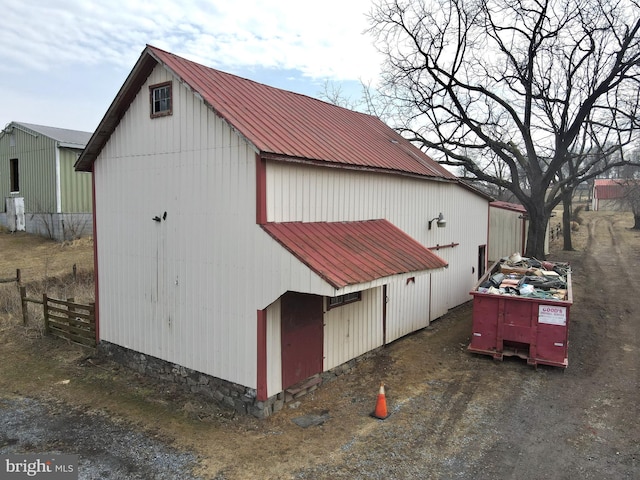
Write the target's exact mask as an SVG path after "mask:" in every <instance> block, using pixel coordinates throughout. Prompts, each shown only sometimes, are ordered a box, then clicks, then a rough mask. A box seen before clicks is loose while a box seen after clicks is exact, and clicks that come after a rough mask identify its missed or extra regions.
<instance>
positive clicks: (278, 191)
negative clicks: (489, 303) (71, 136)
mask: <svg viewBox="0 0 640 480" xmlns="http://www.w3.org/2000/svg"><path fill="white" fill-rule="evenodd" d="M76 169H77V170H79V171H90V172H92V174H93V191H94V212H95V217H94V218H95V224H94V230H95V231H94V242H95V248H96V309H97V316H98V340H99V342H100V347H101V348H102V349H103V350H104V351H105V352H107V353H109V354H112V355H115V356H119V357H120V358H121V359H122V360H124V361H125V362H126V363H128V364H130V365H132V366H134V367H135V368H139V369H141V370H144V371H147V372H155V373H157V374H159V375H161V376H168V375H174V376H175V377H177V379H178V381H183V382H185V383H186V384H187V385H188V386H190V387H191V388H192V390H193V391H201V392H202V393H205V394H208V395H211V396H212V397H213V398H216V399H218V400H220V401H222V402H225V403H228V404H229V405H231V406H233V407H235V408H236V409H238V410H240V411H245V412H249V413H251V414H254V415H256V416H265V415H269V414H270V413H273V412H274V411H276V410H278V409H279V408H282V404H283V402H285V401H287V400H289V399H290V398H294V397H295V396H296V395H298V394H300V393H301V392H304V391H305V389H306V390H308V389H312V388H315V387H316V385H317V384H318V383H320V382H321V381H323V380H324V379H328V378H330V377H331V372H336V371H338V370H341V369H343V368H344V367H345V364H347V362H349V364H352V363H353V359H356V358H358V357H360V356H362V355H364V354H366V353H368V352H371V351H374V350H375V349H377V348H379V347H381V346H383V345H385V344H387V343H389V342H392V341H394V340H396V339H398V338H400V337H402V336H404V335H406V334H408V333H411V332H413V331H416V330H418V329H421V328H423V327H426V326H427V325H429V322H431V321H432V320H434V319H436V318H438V317H440V316H442V315H443V314H445V313H446V312H447V311H448V310H449V309H450V308H452V307H455V306H457V305H460V304H462V303H464V302H466V301H468V300H469V299H470V296H469V291H470V290H471V288H472V287H473V285H474V283H475V282H476V281H477V279H478V278H479V276H480V275H481V274H482V273H483V272H484V269H485V268H486V261H487V259H486V251H487V226H488V215H489V207H488V204H489V199H488V197H486V196H484V195H483V194H481V193H479V192H477V191H475V190H473V189H471V188H469V187H468V186H466V185H464V184H462V183H461V182H459V181H458V179H457V178H456V177H455V176H453V175H452V174H451V173H449V172H448V171H447V170H446V169H444V168H443V167H441V166H440V165H438V164H437V163H435V162H434V161H432V160H431V159H430V158H429V157H427V156H426V155H425V154H424V153H422V152H421V151H420V150H419V149H417V148H415V147H414V146H413V145H412V144H411V143H410V142H408V141H407V140H405V139H404V138H402V137H401V136H400V135H398V134H397V133H396V132H395V131H394V130H392V129H390V128H389V127H387V126H386V125H385V124H384V123H383V122H381V121H380V120H379V119H377V118H375V117H372V116H369V115H365V114H362V113H357V112H353V111H350V110H346V109H343V108H340V107H337V106H334V105H330V104H327V103H325V102H322V101H319V100H316V99H313V98H310V97H306V96H304V95H299V94H295V93H291V92H287V91H283V90H279V89H276V88H272V87H268V86H266V85H262V84H259V83H256V82H253V81H250V80H246V79H243V78H239V77H236V76H233V75H229V74H226V73H223V72H220V71H217V70H214V69H211V68H207V67H205V66H203V65H199V64H197V63H194V62H191V61H188V60H186V59H184V58H181V57H178V56H176V55H173V54H171V53H168V52H165V51H162V50H160V49H157V48H155V47H151V46H147V48H146V49H145V50H144V51H143V52H142V54H141V56H140V58H139V60H138V62H137V63H136V65H135V66H134V68H133V70H132V72H131V73H130V75H129V77H128V78H127V80H126V81H125V83H124V85H123V86H122V88H121V89H120V91H119V93H118V94H117V96H116V98H115V99H114V101H113V103H112V104H111V106H110V107H109V109H108V111H107V112H106V114H105V116H104V118H103V120H102V121H101V123H100V125H99V126H98V128H97V130H96V131H95V133H94V134H93V136H92V138H91V140H90V141H89V143H88V145H87V147H86V149H85V150H84V152H83V154H82V155H81V157H80V158H79V159H78V162H77V163H76ZM440 213H442V214H443V216H444V217H445V220H446V226H445V227H444V228H440V227H439V226H438V223H439V222H438V220H437V217H438V216H439V214H440ZM440 223H444V222H440Z"/></svg>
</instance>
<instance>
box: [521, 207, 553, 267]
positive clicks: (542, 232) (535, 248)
mask: <svg viewBox="0 0 640 480" xmlns="http://www.w3.org/2000/svg"><path fill="white" fill-rule="evenodd" d="M548 220H549V215H547V214H544V213H540V212H536V211H530V212H529V228H528V229H527V248H526V251H525V254H524V256H525V257H529V258H536V259H538V260H544V259H545V252H544V244H545V239H546V237H547V224H548Z"/></svg>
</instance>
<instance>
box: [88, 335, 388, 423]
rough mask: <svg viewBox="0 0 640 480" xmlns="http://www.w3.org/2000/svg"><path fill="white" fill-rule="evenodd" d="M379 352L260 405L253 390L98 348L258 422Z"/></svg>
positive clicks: (113, 348)
mask: <svg viewBox="0 0 640 480" xmlns="http://www.w3.org/2000/svg"><path fill="white" fill-rule="evenodd" d="M378 350H379V349H375V350H372V351H371V352H368V353H366V354H364V355H361V356H360V357H358V358H354V359H352V360H349V361H348V362H346V363H343V364H342V365H339V366H337V367H336V368H333V369H331V370H329V371H326V372H323V373H321V374H317V375H314V376H312V377H310V378H308V379H306V380H304V381H303V382H301V383H300V384H298V385H295V386H293V387H290V388H287V389H286V390H285V391H284V392H280V393H278V394H276V395H273V396H272V397H269V398H268V399H267V400H263V401H259V400H256V390H255V389H253V388H249V387H245V386H243V385H239V384H237V383H233V382H229V381H227V380H222V379H220V378H216V377H213V376H211V375H207V374H204V373H200V372H197V371H195V370H191V369H190V368H186V367H183V366H181V365H177V364H175V363H171V362H167V361H166V360H161V359H159V358H156V357H152V356H150V355H145V354H143V353H140V352H135V351H133V350H130V349H128V348H124V347H121V346H119V345H115V344H113V343H109V342H105V341H102V342H100V343H99V344H98V354H99V355H100V356H103V357H105V358H108V359H109V360H113V361H115V362H117V363H120V364H121V365H124V366H126V367H128V368H130V369H132V370H135V371H136V372H139V373H141V374H144V375H147V376H149V377H151V378H156V379H159V380H162V381H165V382H171V383H175V384H178V385H179V386H180V387H181V388H182V389H183V390H184V391H187V392H191V393H193V394H195V395H200V396H203V397H205V398H207V399H209V400H213V401H215V402H217V403H218V404H220V405H222V406H224V407H227V408H230V409H233V410H235V411H236V412H238V413H242V414H249V415H253V416H255V417H257V418H266V417H268V416H270V415H272V414H274V413H276V412H278V411H280V410H282V408H283V407H284V405H285V404H287V403H290V402H294V401H298V399H300V398H301V397H303V396H304V395H307V394H309V393H311V392H313V391H314V390H316V389H317V388H318V387H319V386H320V385H322V384H323V383H326V382H330V381H332V380H334V379H336V378H337V377H339V376H340V375H343V374H345V373H348V372H350V371H351V370H352V369H353V368H354V367H355V366H356V365H357V364H358V363H359V362H360V361H362V360H364V359H366V358H369V357H371V356H372V355H375V354H376V353H377V352H378Z"/></svg>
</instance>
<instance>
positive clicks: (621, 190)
mask: <svg viewBox="0 0 640 480" xmlns="http://www.w3.org/2000/svg"><path fill="white" fill-rule="evenodd" d="M625 182H627V180H625V179H621V178H597V179H595V180H594V182H593V196H594V197H595V198H597V199H599V200H612V199H616V198H623V197H624V196H625V189H626V187H625V185H624V184H625Z"/></svg>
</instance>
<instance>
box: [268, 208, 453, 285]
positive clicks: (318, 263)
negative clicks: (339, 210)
mask: <svg viewBox="0 0 640 480" xmlns="http://www.w3.org/2000/svg"><path fill="white" fill-rule="evenodd" d="M262 228H263V229H264V230H265V231H266V232H267V233H268V234H269V235H271V237H273V238H274V239H275V240H276V241H277V242H278V243H280V244H281V245H282V246H283V247H284V248H286V249H287V250H288V251H289V252H291V254H293V255H294V256H295V257H296V258H297V259H298V260H300V261H301V262H302V263H304V264H305V265H307V266H308V267H309V268H310V269H311V270H313V271H314V272H315V273H316V274H318V275H319V276H320V277H321V278H323V279H324V280H325V281H326V282H327V283H329V284H330V285H331V286H333V287H334V288H343V287H346V286H348V285H357V284H359V283H365V282H370V281H373V280H377V279H379V278H384V277H389V276H392V275H398V274H403V273H413V272H422V271H426V270H433V269H439V268H444V267H446V266H447V262H446V261H444V260H443V259H442V258H440V257H438V256H437V255H436V254H434V253H433V252H432V251H431V250H429V249H428V248H426V247H424V246H423V245H422V244H421V243H419V242H418V241H416V240H415V239H413V238H411V237H410V236H409V235H407V234H406V233H404V232H403V231H402V230H400V229H399V228H398V227H396V226H394V225H393V224H392V223H391V222H389V221H387V220H364V221H355V222H307V223H305V222H282V223H267V224H264V225H262Z"/></svg>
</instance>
